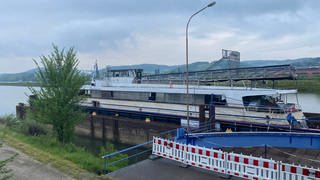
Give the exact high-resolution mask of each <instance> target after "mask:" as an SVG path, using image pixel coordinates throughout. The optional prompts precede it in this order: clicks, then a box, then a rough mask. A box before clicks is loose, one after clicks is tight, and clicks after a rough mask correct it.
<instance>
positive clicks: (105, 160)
mask: <svg viewBox="0 0 320 180" xmlns="http://www.w3.org/2000/svg"><path fill="white" fill-rule="evenodd" d="M107 173H108V171H107V158H106V157H105V158H104V175H106V174H107Z"/></svg>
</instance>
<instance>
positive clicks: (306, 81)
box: [211, 77, 320, 94]
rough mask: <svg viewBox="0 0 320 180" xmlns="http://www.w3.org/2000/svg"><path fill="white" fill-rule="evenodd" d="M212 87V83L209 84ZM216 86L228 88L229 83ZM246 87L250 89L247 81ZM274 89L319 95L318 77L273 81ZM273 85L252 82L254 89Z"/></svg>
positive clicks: (235, 84) (235, 83)
mask: <svg viewBox="0 0 320 180" xmlns="http://www.w3.org/2000/svg"><path fill="white" fill-rule="evenodd" d="M211 85H213V83H211ZM215 85H217V86H229V85H230V83H229V82H220V83H215ZM245 85H246V86H247V87H250V86H251V84H250V82H249V81H246V82H245ZM274 85H275V87H274V88H276V89H298V92H302V93H317V94H320V77H315V78H302V79H298V80H279V81H275V84H274ZM233 86H244V83H243V82H242V81H241V82H240V81H239V82H233ZM272 86H273V84H272V81H265V82H264V83H262V81H257V82H256V83H255V82H254V87H261V88H265V87H267V88H272Z"/></svg>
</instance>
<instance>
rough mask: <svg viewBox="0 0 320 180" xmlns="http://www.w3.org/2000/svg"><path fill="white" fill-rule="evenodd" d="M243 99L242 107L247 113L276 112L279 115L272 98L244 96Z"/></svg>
mask: <svg viewBox="0 0 320 180" xmlns="http://www.w3.org/2000/svg"><path fill="white" fill-rule="evenodd" d="M242 99H243V105H244V107H245V108H246V110H247V111H257V112H270V111H271V112H276V113H280V112H281V109H280V108H279V106H278V104H277V102H276V99H275V98H273V97H272V96H266V95H259V96H245V97H243V98H242Z"/></svg>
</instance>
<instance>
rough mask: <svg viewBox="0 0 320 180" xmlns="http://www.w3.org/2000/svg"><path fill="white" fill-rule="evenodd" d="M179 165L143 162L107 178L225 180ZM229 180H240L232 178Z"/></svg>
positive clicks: (169, 161) (110, 174)
mask: <svg viewBox="0 0 320 180" xmlns="http://www.w3.org/2000/svg"><path fill="white" fill-rule="evenodd" d="M179 165H180V164H179V163H177V162H175V161H171V160H168V159H164V158H159V159H156V160H149V159H147V160H144V161H141V162H139V163H136V164H133V165H131V166H128V167H125V168H122V169H120V170H117V171H115V172H112V173H109V174H108V175H107V176H108V177H110V178H112V179H114V180H127V179H130V180H149V179H152V180H163V179H170V180H181V179H182V180H196V179H201V180H212V179H217V180H219V179H224V180H225V179H226V178H222V177H221V175H220V174H217V173H214V172H210V171H206V170H203V169H200V168H195V167H188V168H183V167H180V166H179ZM231 179H240V178H236V177H232V178H231Z"/></svg>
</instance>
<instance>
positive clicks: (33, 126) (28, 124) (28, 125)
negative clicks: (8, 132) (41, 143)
mask: <svg viewBox="0 0 320 180" xmlns="http://www.w3.org/2000/svg"><path fill="white" fill-rule="evenodd" d="M20 130H21V132H22V133H23V134H25V135H31V136H39V135H46V134H47V133H48V131H47V127H46V126H45V125H44V124H42V123H39V122H37V121H34V120H30V119H27V120H26V121H24V122H23V123H21V128H20Z"/></svg>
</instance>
